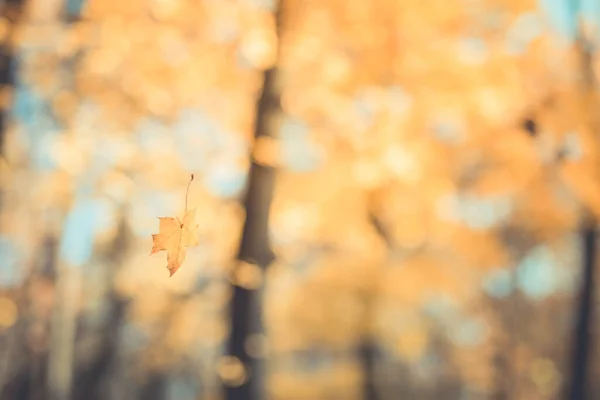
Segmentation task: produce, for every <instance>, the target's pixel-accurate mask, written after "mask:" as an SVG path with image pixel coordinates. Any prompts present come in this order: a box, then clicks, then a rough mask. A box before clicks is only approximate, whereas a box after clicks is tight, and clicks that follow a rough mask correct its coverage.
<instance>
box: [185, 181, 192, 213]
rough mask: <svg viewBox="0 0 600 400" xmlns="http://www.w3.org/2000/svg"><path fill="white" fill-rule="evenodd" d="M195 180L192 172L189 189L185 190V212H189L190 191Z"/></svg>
mask: <svg viewBox="0 0 600 400" xmlns="http://www.w3.org/2000/svg"><path fill="white" fill-rule="evenodd" d="M193 180H194V174H192V177H191V178H190V181H189V182H188V185H187V189H186V190H185V208H184V212H187V199H188V193H189V192H190V185H191V184H192V181H193Z"/></svg>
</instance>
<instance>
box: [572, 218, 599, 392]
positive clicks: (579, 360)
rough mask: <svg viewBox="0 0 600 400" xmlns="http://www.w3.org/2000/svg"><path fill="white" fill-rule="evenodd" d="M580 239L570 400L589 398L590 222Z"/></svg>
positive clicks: (593, 233)
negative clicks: (580, 266)
mask: <svg viewBox="0 0 600 400" xmlns="http://www.w3.org/2000/svg"><path fill="white" fill-rule="evenodd" d="M581 238H582V239H583V240H582V242H583V249H582V254H583V260H582V261H583V271H582V272H583V273H582V275H581V289H580V292H579V299H578V303H577V311H576V316H575V318H576V325H575V330H574V332H573V339H572V341H573V344H572V354H573V356H572V359H571V363H572V365H571V382H570V387H569V388H568V391H569V392H568V395H567V398H568V399H570V400H583V399H591V398H592V397H591V395H590V393H589V387H588V370H589V368H588V365H589V355H590V354H591V353H592V332H591V329H592V326H593V316H594V312H593V307H592V306H593V303H594V292H595V288H594V279H595V277H594V275H595V274H594V269H595V264H596V229H595V224H593V223H591V222H589V223H588V224H587V225H586V226H585V227H583V229H582V231H581Z"/></svg>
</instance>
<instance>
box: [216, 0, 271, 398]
mask: <svg viewBox="0 0 600 400" xmlns="http://www.w3.org/2000/svg"><path fill="white" fill-rule="evenodd" d="M279 3H281V2H279ZM280 10H281V4H279V5H278V9H277V10H276V15H275V18H276V26H277V34H278V35H279V33H280V32H279V24H280ZM276 73H277V63H275V65H274V66H273V67H271V68H270V69H268V70H266V71H265V73H264V82H263V88H262V93H261V96H260V98H259V100H258V104H257V111H256V120H255V126H254V138H255V140H258V139H259V138H261V137H272V136H273V132H270V130H269V120H270V118H271V116H272V115H274V114H276V113H278V112H280V100H279V93H278V92H277V89H276V87H275V86H276V85H275V75H276ZM274 181H275V171H274V168H273V167H271V166H268V165H262V164H259V163H258V162H257V161H256V160H254V159H253V160H252V164H251V166H250V172H249V179H248V186H247V191H246V196H245V199H244V209H245V212H246V219H245V221H244V227H243V230H242V236H241V242H240V247H239V249H238V255H237V260H238V261H239V262H240V263H243V262H246V263H252V264H256V265H258V267H259V268H260V269H261V270H262V271H263V277H264V271H265V269H266V268H267V266H268V265H269V264H270V263H271V262H272V261H273V260H274V254H273V252H272V250H271V247H270V242H269V232H268V231H269V210H270V207H271V200H272V197H273V187H274ZM238 265H239V264H238ZM261 286H262V285H261ZM232 291H233V296H232V298H231V303H230V310H229V313H230V329H229V333H230V336H229V342H228V343H227V354H228V355H230V356H233V357H235V358H237V359H238V360H239V361H240V362H242V364H243V365H244V367H245V369H246V379H245V380H244V382H243V383H242V384H241V385H239V386H231V385H228V384H227V383H225V384H224V390H225V393H226V398H227V399H228V400H239V399H256V398H262V397H264V395H263V391H264V382H262V371H261V370H262V362H261V361H260V360H259V359H257V358H254V357H252V356H251V355H250V354H248V349H247V341H248V339H249V338H250V337H252V336H253V335H261V334H262V331H263V326H262V304H261V293H262V287H261V288H258V289H249V288H245V287H241V286H240V285H237V284H236V282H235V281H234V282H233V283H232Z"/></svg>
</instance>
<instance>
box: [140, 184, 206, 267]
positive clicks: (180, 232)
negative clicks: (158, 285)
mask: <svg viewBox="0 0 600 400" xmlns="http://www.w3.org/2000/svg"><path fill="white" fill-rule="evenodd" d="M193 179H194V175H192V179H190V183H191V182H192V180H193ZM189 187H190V186H189V184H188V191H189ZM185 197H186V212H185V214H184V215H183V218H182V219H179V218H173V217H159V218H158V220H159V226H158V234H153V235H152V251H151V252H150V255H152V254H154V253H158V252H159V251H162V250H166V251H167V268H168V269H169V272H170V276H173V274H174V273H175V272H177V270H178V269H179V267H181V265H182V264H183V261H184V260H185V255H186V252H187V248H188V247H194V246H197V245H198V243H199V241H198V224H197V223H196V209H195V208H193V209H191V210H187V191H186V196H185Z"/></svg>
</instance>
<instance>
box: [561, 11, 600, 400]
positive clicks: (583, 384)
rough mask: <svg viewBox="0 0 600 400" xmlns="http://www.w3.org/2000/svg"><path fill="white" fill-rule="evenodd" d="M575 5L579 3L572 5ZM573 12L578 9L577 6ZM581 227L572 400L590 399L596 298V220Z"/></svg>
mask: <svg viewBox="0 0 600 400" xmlns="http://www.w3.org/2000/svg"><path fill="white" fill-rule="evenodd" d="M575 3H576V4H575V5H576V6H577V5H578V4H577V3H578V2H575ZM576 9H579V7H577V8H576ZM582 31H583V29H580V30H579V37H578V40H577V42H576V47H577V51H578V54H579V56H580V69H581V76H580V81H579V84H580V90H581V96H582V106H583V108H584V110H585V114H584V118H586V119H587V120H586V121H584V122H585V123H586V125H588V126H589V127H590V128H591V130H592V132H594V133H595V134H596V135H598V133H599V132H598V129H599V128H600V117H599V116H598V111H597V110H598V108H597V107H598V104H599V103H598V93H597V90H598V85H597V82H596V77H595V74H594V70H593V59H592V54H591V51H592V50H591V43H588V41H587V40H586V39H585V37H584V35H583V32H582ZM583 218H584V220H583V224H582V227H581V230H580V237H581V242H582V266H581V268H582V270H581V283H580V288H579V297H578V299H577V302H576V303H575V307H576V308H575V310H574V313H573V315H574V318H575V330H574V332H573V334H572V344H571V351H572V356H571V377H570V382H569V386H568V388H567V390H568V394H567V397H568V398H569V399H572V400H583V399H590V398H592V396H591V393H590V387H589V382H588V378H589V373H590V371H589V370H590V367H589V364H590V357H589V355H590V354H592V351H593V341H592V338H593V337H594V335H593V332H592V329H593V326H594V321H593V317H594V313H595V311H594V309H593V305H594V301H595V299H594V297H595V279H596V277H595V269H596V241H597V233H596V225H597V221H596V218H595V217H594V216H593V215H591V212H588V211H587V210H586V212H585V215H584V217H583Z"/></svg>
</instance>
